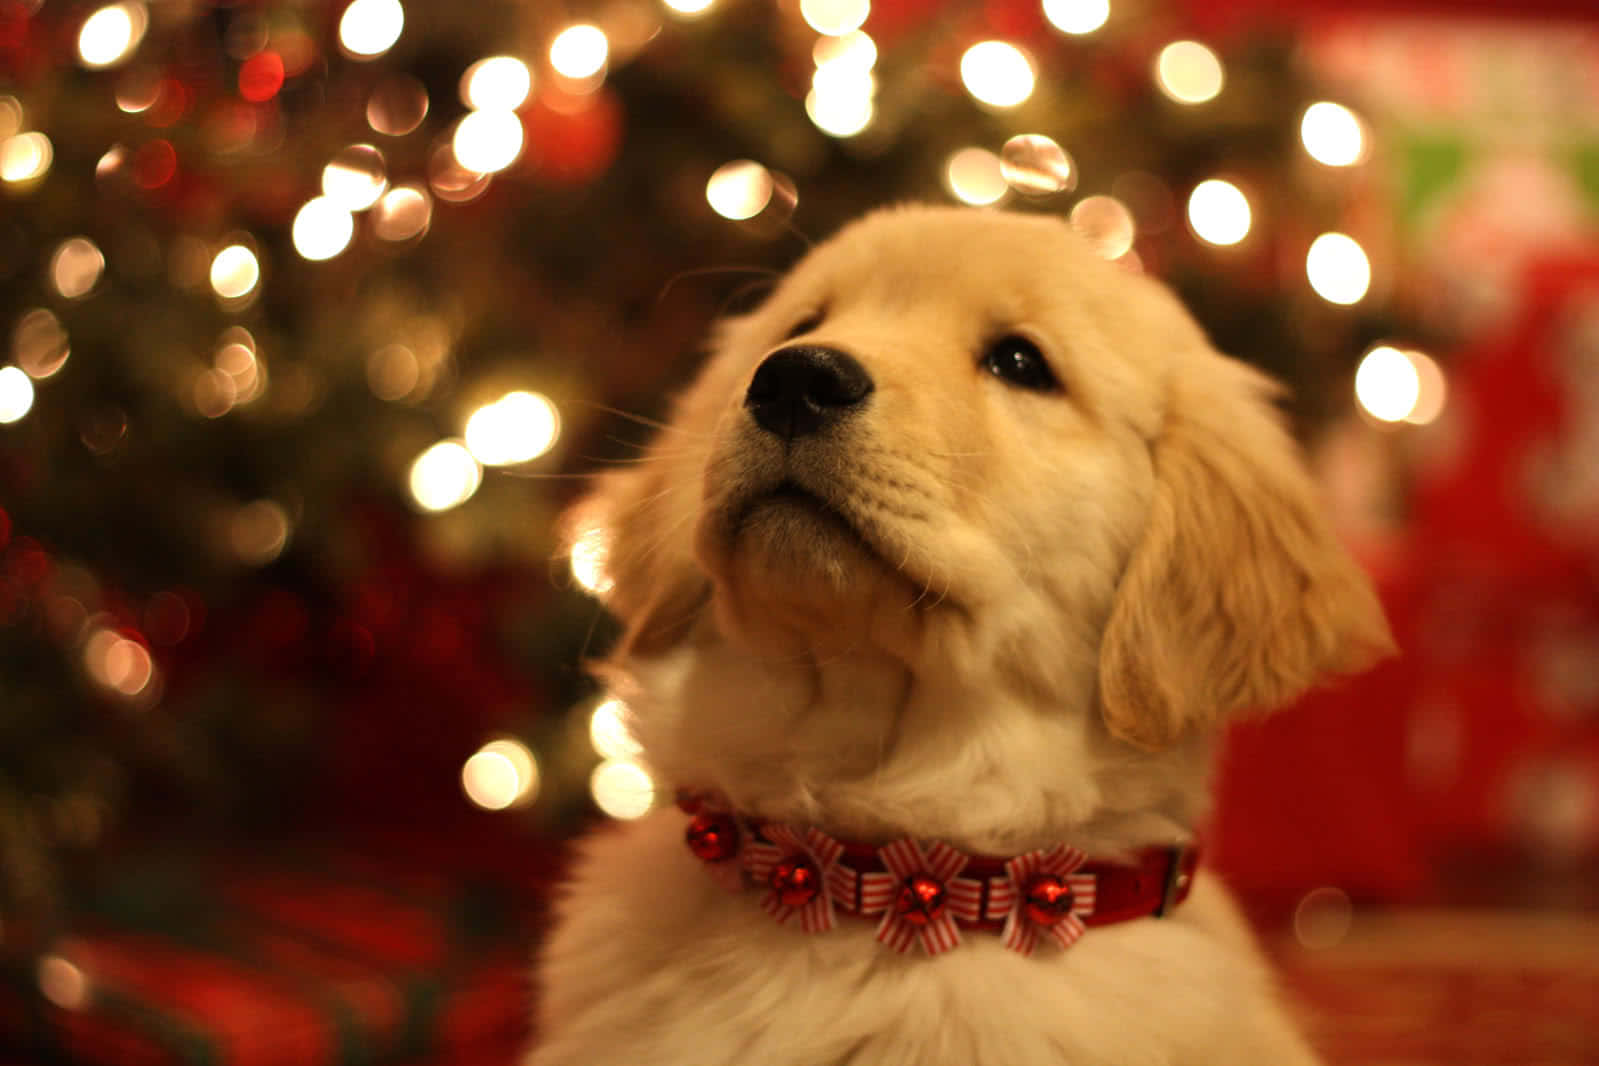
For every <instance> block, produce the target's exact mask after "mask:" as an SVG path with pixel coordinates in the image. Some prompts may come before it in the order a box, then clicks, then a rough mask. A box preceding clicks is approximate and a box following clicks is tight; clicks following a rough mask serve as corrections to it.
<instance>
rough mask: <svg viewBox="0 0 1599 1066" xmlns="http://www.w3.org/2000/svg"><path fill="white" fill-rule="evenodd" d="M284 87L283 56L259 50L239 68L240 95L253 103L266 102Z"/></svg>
mask: <svg viewBox="0 0 1599 1066" xmlns="http://www.w3.org/2000/svg"><path fill="white" fill-rule="evenodd" d="M281 88H283V57H282V56H280V55H278V54H277V53H276V52H271V51H266V52H257V53H256V54H255V55H253V56H251V57H250V58H249V59H247V60H245V61H244V65H243V66H241V67H240V68H239V95H240V96H242V97H244V98H245V99H246V100H248V101H250V102H251V103H252V104H260V103H265V102H266V101H268V100H270V99H272V98H273V97H274V96H276V95H277V94H278V90H279V89H281Z"/></svg>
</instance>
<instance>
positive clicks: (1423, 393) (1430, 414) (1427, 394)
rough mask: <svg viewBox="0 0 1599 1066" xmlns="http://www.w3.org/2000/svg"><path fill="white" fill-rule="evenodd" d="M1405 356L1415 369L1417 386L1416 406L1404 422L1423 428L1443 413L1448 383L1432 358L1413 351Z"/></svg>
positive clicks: (1440, 368)
mask: <svg viewBox="0 0 1599 1066" xmlns="http://www.w3.org/2000/svg"><path fill="white" fill-rule="evenodd" d="M1405 354H1406V355H1407V356H1409V357H1410V365H1411V366H1413V367H1415V368H1416V385H1417V389H1416V405H1415V406H1414V407H1412V408H1411V410H1410V413H1409V414H1408V415H1406V416H1405V421H1406V422H1409V423H1411V424H1412V425H1416V426H1425V425H1427V424H1428V423H1430V422H1434V421H1436V420H1437V418H1438V416H1439V415H1441V414H1443V413H1444V407H1445V406H1446V404H1447V403H1448V400H1449V382H1448V380H1447V379H1446V378H1445V377H1444V371H1443V367H1441V366H1439V365H1438V363H1437V361H1436V360H1434V359H1433V358H1432V356H1430V355H1428V354H1426V353H1425V352H1418V351H1416V350H1415V349H1410V350H1407V351H1406V352H1405Z"/></svg>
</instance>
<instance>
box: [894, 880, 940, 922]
mask: <svg viewBox="0 0 1599 1066" xmlns="http://www.w3.org/2000/svg"><path fill="white" fill-rule="evenodd" d="M894 913H895V914H898V915H899V916H900V917H901V918H903V919H905V920H906V921H907V922H910V923H911V924H912V925H916V926H922V925H926V924H927V923H929V922H931V921H933V920H934V919H935V918H937V917H938V916H939V915H940V914H943V913H944V886H943V884H941V883H940V882H939V881H938V879H937V878H933V877H928V876H927V875H926V874H917V875H916V876H914V877H908V878H906V879H905V884H904V885H902V886H901V887H900V890H899V896H898V898H896V899H895V900H894Z"/></svg>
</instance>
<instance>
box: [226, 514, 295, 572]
mask: <svg viewBox="0 0 1599 1066" xmlns="http://www.w3.org/2000/svg"><path fill="white" fill-rule="evenodd" d="M228 544H229V546H230V547H232V549H233V554H234V555H236V556H237V557H238V559H239V561H240V562H242V563H244V564H245V565H246V566H265V565H266V564H267V563H270V562H271V561H272V560H274V559H276V558H277V557H278V556H280V555H282V554H283V549H284V548H286V547H288V546H289V514H288V512H287V511H285V510H284V509H283V507H282V506H281V505H280V504H278V503H277V502H276V501H275V500H256V501H254V502H253V503H247V504H245V505H244V506H243V507H241V508H239V509H238V510H237V511H235V512H234V513H233V518H232V520H231V521H229V523H228Z"/></svg>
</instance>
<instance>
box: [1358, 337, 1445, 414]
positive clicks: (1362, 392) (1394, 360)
mask: <svg viewBox="0 0 1599 1066" xmlns="http://www.w3.org/2000/svg"><path fill="white" fill-rule="evenodd" d="M1428 362H1431V360H1428ZM1355 400H1356V401H1357V402H1358V403H1359V404H1360V406H1361V408H1362V409H1363V410H1364V411H1365V412H1366V413H1367V414H1369V415H1371V417H1373V418H1375V419H1377V420H1378V421H1381V422H1404V421H1407V420H1409V419H1410V418H1411V416H1412V415H1414V414H1415V412H1416V406H1417V403H1418V402H1419V401H1420V400H1421V374H1420V373H1419V372H1418V371H1417V367H1416V363H1415V362H1414V361H1413V360H1412V353H1410V352H1404V351H1400V350H1399V349H1398V348H1395V347H1392V346H1391V345H1387V344H1383V345H1378V346H1377V347H1375V348H1373V349H1372V350H1371V351H1369V352H1367V353H1366V354H1365V356H1364V357H1363V358H1362V359H1361V360H1360V366H1359V367H1357V368H1356V369H1355ZM1439 407H1440V408H1441V407H1442V404H1441V403H1440V404H1439ZM1434 417H1436V414H1434Z"/></svg>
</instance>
